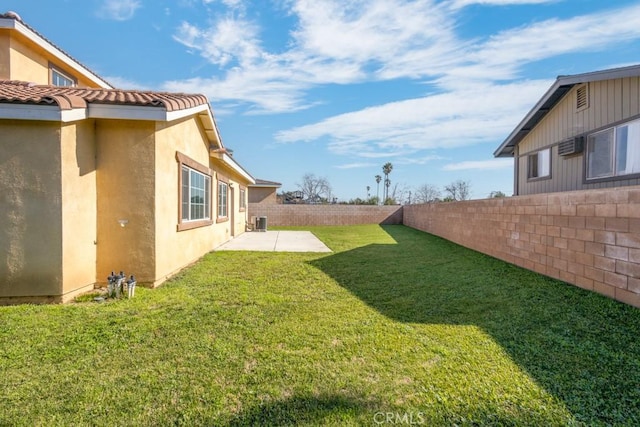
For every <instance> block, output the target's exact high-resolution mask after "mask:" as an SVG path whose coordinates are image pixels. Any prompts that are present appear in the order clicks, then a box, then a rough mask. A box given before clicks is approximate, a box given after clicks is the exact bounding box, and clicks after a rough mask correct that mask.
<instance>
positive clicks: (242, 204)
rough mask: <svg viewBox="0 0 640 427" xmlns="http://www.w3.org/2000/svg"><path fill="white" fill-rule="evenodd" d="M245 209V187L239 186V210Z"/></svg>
mask: <svg viewBox="0 0 640 427" xmlns="http://www.w3.org/2000/svg"><path fill="white" fill-rule="evenodd" d="M246 209H247V189H246V188H245V187H240V210H241V211H244V210H246Z"/></svg>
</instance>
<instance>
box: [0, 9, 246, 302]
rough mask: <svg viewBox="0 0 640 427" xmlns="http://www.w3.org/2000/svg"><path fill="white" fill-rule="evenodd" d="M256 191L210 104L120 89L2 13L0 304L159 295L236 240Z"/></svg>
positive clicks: (190, 97) (189, 97) (187, 96)
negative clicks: (116, 288) (117, 284)
mask: <svg viewBox="0 0 640 427" xmlns="http://www.w3.org/2000/svg"><path fill="white" fill-rule="evenodd" d="M254 183H255V180H254V179H253V177H252V176H251V174H250V173H248V172H247V171H246V170H245V169H244V168H243V167H242V166H241V165H240V164H239V163H238V162H237V161H236V160H235V159H234V158H233V157H232V155H231V154H230V151H229V150H227V149H226V148H225V146H224V144H223V142H222V140H221V137H220V134H219V131H218V128H217V126H216V122H215V120H214V115H213V112H212V110H211V107H210V105H209V102H208V100H207V98H206V97H205V96H203V95H190V94H177V93H163V92H154V91H136V90H119V89H115V88H113V87H112V86H111V85H110V84H109V83H107V82H106V81H105V80H104V79H102V78H100V77H99V76H97V75H96V74H95V73H93V72H92V71H90V70H89V69H88V68H87V67H85V66H83V65H82V64H80V63H79V62H78V61H77V60H75V59H73V58H72V57H71V56H69V55H68V54H67V53H65V52H64V51H62V50H61V49H60V48H58V47H56V46H55V45H54V44H53V43H51V42H50V41H48V40H47V39H46V38H44V37H43V36H42V35H40V34H39V33H37V32H36V31H35V30H34V29H32V28H30V27H29V26H28V25H26V24H25V23H24V22H22V21H21V19H20V17H19V16H17V15H16V14H14V13H7V14H1V15H0V304H2V303H14V302H64V301H68V300H70V299H72V298H73V297H74V296H75V295H77V294H79V293H81V292H84V291H87V290H90V289H92V288H93V287H94V286H95V285H96V284H99V283H103V282H106V278H107V276H108V275H109V273H110V272H111V271H112V270H116V271H118V270H124V271H125V272H126V273H129V274H135V275H136V278H137V279H138V282H139V283H142V284H147V285H151V286H155V285H158V284H160V283H161V282H163V281H164V280H166V278H168V277H170V276H171V275H172V274H174V273H175V272H177V271H179V270H180V269H182V268H183V267H185V266H187V265H189V264H191V263H192V262H194V261H196V260H197V259H199V258H200V257H201V256H203V255H204V254H205V253H207V252H209V251H211V250H212V249H214V248H215V247H217V246H219V245H220V244H222V243H224V242H225V241H227V240H229V239H231V238H232V237H233V236H234V235H237V234H240V233H242V232H244V231H245V229H246V224H247V220H248V218H247V199H248V195H247V188H248V186H249V185H251V184H254Z"/></svg>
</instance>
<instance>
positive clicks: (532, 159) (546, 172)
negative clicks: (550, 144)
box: [527, 148, 551, 180]
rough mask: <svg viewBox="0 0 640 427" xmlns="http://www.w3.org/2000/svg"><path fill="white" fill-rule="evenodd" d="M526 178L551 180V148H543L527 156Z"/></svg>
mask: <svg viewBox="0 0 640 427" xmlns="http://www.w3.org/2000/svg"><path fill="white" fill-rule="evenodd" d="M527 178H528V179H529V180H536V179H547V178H551V148H544V149H542V150H539V151H536V152H535V153H531V154H529V155H528V156H527Z"/></svg>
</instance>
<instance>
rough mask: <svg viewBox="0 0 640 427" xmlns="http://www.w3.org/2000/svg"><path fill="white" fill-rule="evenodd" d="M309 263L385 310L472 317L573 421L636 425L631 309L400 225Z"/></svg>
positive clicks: (440, 319) (409, 318) (443, 319)
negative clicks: (384, 240)
mask: <svg viewBox="0 0 640 427" xmlns="http://www.w3.org/2000/svg"><path fill="white" fill-rule="evenodd" d="M383 229H384V231H385V232H386V233H388V234H389V235H390V236H391V237H393V239H394V240H395V241H396V244H392V245H389V244H371V245H366V246H362V247H358V248H356V249H352V250H347V251H344V252H338V253H335V254H333V255H330V256H327V257H323V258H320V259H317V260H314V261H311V264H312V265H314V266H315V267H317V268H319V269H320V270H322V271H323V272H324V273H326V274H328V275H329V276H331V277H332V278H333V279H334V280H335V281H336V282H337V283H338V284H340V285H341V286H342V287H344V288H346V289H347V290H349V291H350V292H351V293H353V294H354V295H355V296H357V297H358V298H359V299H361V300H362V301H363V302H365V303H366V304H368V305H369V306H371V307H373V308H374V309H376V310H377V311H378V312H380V313H381V314H383V315H385V316H387V317H388V318H391V319H394V320H397V321H400V322H407V323H422V324H449V325H475V326H477V327H479V328H481V329H482V330H484V331H486V332H487V333H488V334H490V335H491V337H493V339H494V340H495V341H496V342H497V343H498V344H499V345H500V346H501V347H502V348H503V349H504V350H505V351H506V352H507V353H508V354H509V356H510V357H511V358H512V360H513V361H514V362H515V363H517V364H518V366H520V367H521V368H522V369H524V370H525V371H526V372H527V373H528V374H529V375H530V376H531V377H532V378H534V379H535V380H536V381H537V382H538V383H539V384H540V385H542V386H543V387H544V389H545V390H547V391H548V392H549V393H551V394H552V395H554V396H555V397H557V398H558V399H560V400H561V401H562V402H564V404H565V405H566V407H567V409H568V410H569V411H571V412H572V414H573V415H574V417H575V419H576V420H578V421H580V422H584V423H586V424H589V425H593V424H609V425H634V424H635V425H638V424H639V423H640V341H639V340H638V339H637V337H638V336H639V335H640V310H638V309H636V308H633V307H630V306H627V305H624V304H621V303H618V302H616V301H613V300H610V299H608V298H605V297H602V296H600V295H598V294H595V293H593V292H588V291H585V290H582V289H579V288H576V287H574V286H570V285H567V284H566V283H563V282H560V281H557V280H553V279H550V278H547V277H544V276H541V275H539V274H536V273H533V272H530V271H527V270H524V269H521V268H518V267H516V266H513V265H510V264H507V263H504V262H502V261H499V260H497V259H495V258H491V257H489V256H486V255H483V254H481V253H478V252H475V251H472V250H469V249H466V248H463V247H461V246H459V245H456V244H454V243H451V242H449V241H446V240H444V239H441V238H438V237H435V236H432V235H429V234H427V233H423V232H421V231H418V230H414V229H411V228H408V227H404V226H385V227H383Z"/></svg>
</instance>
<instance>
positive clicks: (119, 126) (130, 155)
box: [96, 120, 156, 283]
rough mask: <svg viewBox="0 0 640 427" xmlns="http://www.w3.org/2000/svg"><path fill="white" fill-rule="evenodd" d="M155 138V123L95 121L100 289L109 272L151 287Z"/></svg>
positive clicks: (154, 260)
mask: <svg viewBox="0 0 640 427" xmlns="http://www.w3.org/2000/svg"><path fill="white" fill-rule="evenodd" d="M154 132H155V123H154V122H148V121H125V120H97V121H96V146H97V165H96V166H97V167H96V171H97V172H96V178H97V180H96V182H97V214H98V221H97V235H98V239H97V268H96V272H97V273H96V274H97V281H98V282H99V283H105V282H106V279H107V276H108V275H109V273H110V272H111V271H112V270H116V272H117V271H119V270H124V272H125V273H127V274H132V273H133V274H135V275H136V278H137V279H138V280H139V281H140V282H153V281H155V262H156V253H155V218H154V210H155V209H154V203H155V195H156V193H155V171H154V168H155V153H154V140H155V138H154ZM120 219H124V220H127V221H128V224H126V226H125V227H121V226H120V224H119V223H118V220H120Z"/></svg>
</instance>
